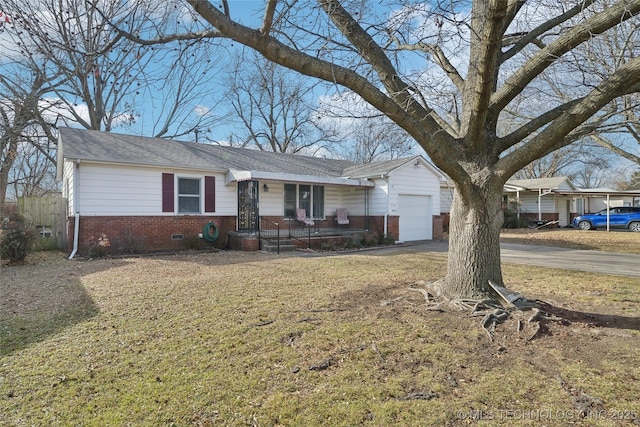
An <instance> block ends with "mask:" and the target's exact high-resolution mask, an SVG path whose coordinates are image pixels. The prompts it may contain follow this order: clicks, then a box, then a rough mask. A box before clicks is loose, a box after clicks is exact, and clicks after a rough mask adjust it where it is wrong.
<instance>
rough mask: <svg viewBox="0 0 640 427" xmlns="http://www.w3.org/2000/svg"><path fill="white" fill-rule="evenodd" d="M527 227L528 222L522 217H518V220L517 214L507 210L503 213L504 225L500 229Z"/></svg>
mask: <svg viewBox="0 0 640 427" xmlns="http://www.w3.org/2000/svg"><path fill="white" fill-rule="evenodd" d="M528 225H529V221H528V220H527V218H525V217H524V216H520V218H518V212H517V211H514V210H511V209H507V210H505V212H504V223H503V224H502V228H511V229H515V228H526V227H527V226H528Z"/></svg>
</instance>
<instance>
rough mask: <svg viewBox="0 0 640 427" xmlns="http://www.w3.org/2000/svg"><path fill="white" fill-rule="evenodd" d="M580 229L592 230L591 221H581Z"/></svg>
mask: <svg viewBox="0 0 640 427" xmlns="http://www.w3.org/2000/svg"><path fill="white" fill-rule="evenodd" d="M578 227H579V228H580V230H591V223H590V222H589V221H580V222H579V223H578Z"/></svg>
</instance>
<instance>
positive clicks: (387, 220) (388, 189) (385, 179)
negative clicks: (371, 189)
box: [380, 175, 391, 238]
mask: <svg viewBox="0 0 640 427" xmlns="http://www.w3.org/2000/svg"><path fill="white" fill-rule="evenodd" d="M380 178H382V179H384V181H385V182H386V183H387V211H386V212H385V213H384V229H383V232H384V237H385V238H386V237H388V236H389V225H388V223H389V211H390V210H391V209H390V206H391V200H390V193H391V188H389V177H386V178H385V176H384V175H381V176H380Z"/></svg>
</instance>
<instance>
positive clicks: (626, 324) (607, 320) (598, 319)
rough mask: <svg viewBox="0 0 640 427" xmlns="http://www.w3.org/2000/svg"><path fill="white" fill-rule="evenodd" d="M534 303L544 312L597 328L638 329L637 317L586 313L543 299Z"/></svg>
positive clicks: (639, 325) (638, 321) (639, 323)
mask: <svg viewBox="0 0 640 427" xmlns="http://www.w3.org/2000/svg"><path fill="white" fill-rule="evenodd" d="M536 303H537V304H538V305H539V306H540V309H541V310H542V311H544V312H545V313H548V314H550V315H553V316H556V317H559V318H562V319H566V320H568V321H570V322H572V323H582V324H585V325H589V326H594V327H598V328H612V329H633V330H636V331H640V318H639V317H629V316H620V315H617V314H600V313H587V312H583V311H576V310H569V309H567V308H563V307H557V306H554V305H551V304H549V303H547V302H543V301H536Z"/></svg>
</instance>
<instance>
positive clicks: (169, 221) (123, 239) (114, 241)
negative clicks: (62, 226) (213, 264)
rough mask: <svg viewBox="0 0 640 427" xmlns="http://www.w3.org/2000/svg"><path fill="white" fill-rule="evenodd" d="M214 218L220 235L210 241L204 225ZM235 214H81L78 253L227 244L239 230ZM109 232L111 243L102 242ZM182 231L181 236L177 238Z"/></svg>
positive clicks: (71, 238)
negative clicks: (231, 233) (202, 237)
mask: <svg viewBox="0 0 640 427" xmlns="http://www.w3.org/2000/svg"><path fill="white" fill-rule="evenodd" d="M209 221H213V223H214V224H215V225H216V228H217V229H218V238H217V239H216V241H215V242H213V243H209V242H207V241H205V240H204V239H199V238H198V234H199V233H202V232H203V229H204V226H205V225H206V224H207V223H208V222H209ZM74 223H75V217H73V216H72V217H69V226H68V227H69V228H68V230H69V251H71V250H72V249H73V241H74V235H73V233H74ZM235 228H236V218H235V217H210V216H199V215H198V216H140V217H137V216H80V230H79V233H78V235H79V240H78V254H79V255H83V256H84V255H88V254H89V252H90V249H92V248H93V249H94V250H95V249H98V250H101V251H103V253H104V254H122V253H143V252H157V251H166V250H184V249H204V248H206V247H215V248H219V249H221V248H224V246H225V243H226V237H227V233H229V232H230V231H233V230H235ZM103 235H104V236H106V238H107V239H108V241H109V244H108V246H101V245H103V244H104V243H102V242H104V240H99V239H100V238H101V236H103ZM178 235H182V238H181V239H174V238H173V237H176V238H177V237H178Z"/></svg>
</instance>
